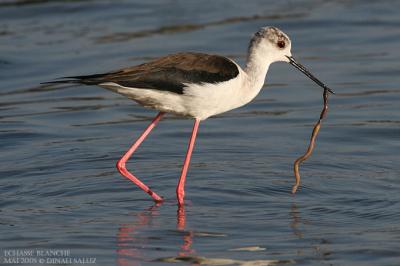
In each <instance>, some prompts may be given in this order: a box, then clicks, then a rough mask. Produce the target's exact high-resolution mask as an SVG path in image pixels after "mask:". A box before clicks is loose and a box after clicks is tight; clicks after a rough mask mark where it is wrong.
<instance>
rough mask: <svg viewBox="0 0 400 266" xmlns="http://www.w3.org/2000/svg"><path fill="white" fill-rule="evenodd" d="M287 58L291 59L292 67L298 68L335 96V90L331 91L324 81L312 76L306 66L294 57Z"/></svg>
mask: <svg viewBox="0 0 400 266" xmlns="http://www.w3.org/2000/svg"><path fill="white" fill-rule="evenodd" d="M286 57H287V58H288V59H289V64H291V65H292V66H294V67H295V68H297V69H298V70H300V71H301V72H303V73H304V75H306V76H307V77H309V78H310V79H311V80H313V81H314V82H315V83H317V84H318V85H319V86H321V87H322V88H324V89H325V90H327V91H329V92H330V93H332V94H335V92H334V91H333V90H331V89H329V88H328V87H327V86H326V85H325V84H324V83H322V81H320V80H319V79H317V78H316V77H314V75H313V74H311V72H310V71H308V69H307V68H306V67H305V66H303V65H302V64H300V63H298V62H297V61H296V60H295V59H294V58H293V57H292V56H286Z"/></svg>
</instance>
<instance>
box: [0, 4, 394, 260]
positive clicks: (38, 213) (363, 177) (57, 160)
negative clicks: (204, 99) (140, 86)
mask: <svg viewBox="0 0 400 266" xmlns="http://www.w3.org/2000/svg"><path fill="white" fill-rule="evenodd" d="M399 9H400V3H399V2H398V1H379V2H378V1H361V0H360V1H356V0H354V1H339V0H338V1H243V2H239V1H235V2H234V1H202V2H200V1H106V0H104V1H72V0H70V1H66V0H65V1H33V0H30V1H28V0H25V1H16V0H5V1H1V3H0V51H1V53H0V70H1V71H0V78H1V79H0V80H1V82H0V94H1V96H0V109H1V113H0V123H1V127H0V134H1V138H0V147H1V153H0V156H1V167H0V195H1V201H0V207H1V209H0V214H1V216H0V230H1V231H0V232H1V234H0V243H1V244H0V249H1V260H2V263H3V264H6V263H7V261H6V259H7V260H8V262H10V261H9V260H10V259H13V258H14V259H16V258H24V256H22V255H15V254H14V255H12V254H10V252H11V251H13V250H14V251H15V250H28V251H29V250H33V251H35V252H36V251H37V250H42V251H49V250H54V249H59V250H66V251H67V252H69V253H68V254H67V255H66V256H64V257H63V258H69V259H83V258H94V259H95V260H96V261H95V263H94V264H95V265H171V264H170V263H173V262H175V263H180V264H182V265H199V264H208V265H217V264H218V265H232V264H233V265H269V264H271V263H272V264H273V263H275V264H284V265H399V263H400V262H399V261H400V253H399V246H400V244H399V243H400V224H399V220H400V211H399V210H400V204H399V202H400V196H399V195H400V194H399V190H400V181H399V174H400V166H399V148H400V142H399V136H400V115H399V101H400V87H399V83H400V76H399V75H398V69H399V67H400V63H399V62H400V53H399V52H398V47H399V42H400V31H399V28H400V17H399V16H398V10H399ZM265 25H275V26H278V27H280V28H282V29H283V30H284V31H285V32H287V33H288V34H289V36H290V37H291V39H292V41H293V54H294V55H295V56H296V57H297V58H298V59H299V61H300V62H302V63H303V64H305V65H307V66H308V67H309V68H310V69H311V70H313V72H314V74H315V75H316V76H317V77H319V78H320V79H321V80H322V81H324V82H326V83H327V84H328V85H330V86H331V87H332V88H333V89H334V90H335V91H336V92H337V95H336V96H332V97H331V98H330V99H331V102H330V111H329V113H328V117H327V120H326V121H324V123H323V126H322V129H321V132H320V135H319V136H318V140H317V147H316V150H315V152H314V154H313V156H312V157H311V158H310V159H309V160H308V161H306V162H305V163H304V164H303V165H302V166H301V173H302V178H303V179H302V181H303V182H302V186H301V189H300V190H299V191H298V194H296V195H295V196H292V195H291V194H290V193H289V191H290V189H291V186H292V184H293V182H294V177H293V174H292V163H293V161H294V160H295V159H296V158H297V157H298V156H299V155H300V154H302V153H303V152H304V150H305V149H306V146H307V144H308V138H309V134H310V132H311V129H312V125H313V123H314V122H315V121H316V119H317V117H318V115H319V112H320V109H321V104H322V99H321V93H322V92H321V89H320V88H318V87H317V86H316V85H315V84H313V83H312V82H311V81H310V80H308V79H307V78H306V77H305V76H303V75H302V74H301V73H299V72H298V71H296V70H295V69H294V68H292V67H291V66H289V65H287V64H284V63H277V64H274V65H273V66H272V67H271V69H270V72H269V75H268V78H267V85H266V88H265V89H264V90H263V91H262V92H261V93H260V95H258V97H257V98H256V99H255V100H254V101H253V102H252V103H251V104H249V105H247V106H245V107H243V108H240V109H238V110H235V111H232V112H229V113H226V114H223V115H220V116H218V117H215V118H211V119H209V120H207V121H206V122H204V123H202V124H201V125H200V131H199V136H198V140H197V145H196V148H195V151H194V155H193V158H192V164H191V168H190V170H189V176H188V182H187V186H186V200H187V205H186V208H185V210H184V211H185V213H182V212H180V213H177V206H176V202H175V196H174V194H175V185H176V183H177V179H178V176H179V172H180V167H181V164H182V161H183V159H184V152H185V149H186V145H187V141H188V137H189V134H190V130H191V127H192V122H191V121H189V120H185V119H177V118H175V117H173V116H168V117H167V118H166V119H165V120H163V121H162V122H161V123H160V124H159V125H158V126H157V128H156V129H155V131H154V132H153V133H152V134H151V136H150V137H149V138H148V139H147V140H146V141H145V142H144V144H143V145H142V146H141V148H140V149H139V150H138V152H137V154H135V156H134V158H133V159H132V160H131V161H130V162H129V164H128V167H129V169H132V170H133V172H134V173H136V174H137V175H138V176H139V177H141V178H142V180H143V181H145V182H146V183H147V184H149V185H150V186H151V187H152V188H153V189H154V190H155V191H156V192H158V193H160V194H161V195H163V196H164V197H165V198H166V202H165V203H164V204H162V205H159V206H156V205H154V204H153V203H152V201H151V200H150V198H149V197H148V195H146V194H145V193H143V192H142V191H140V190H139V189H138V188H136V187H135V186H134V185H133V184H132V183H130V182H129V181H128V180H127V179H125V178H123V177H121V176H120V175H119V174H118V172H117V171H116V169H115V168H114V165H115V162H116V160H117V159H118V158H119V157H120V156H121V154H122V153H123V152H124V151H125V150H126V149H127V147H128V146H129V145H130V144H131V143H132V142H133V141H134V139H135V138H136V137H137V136H138V135H139V134H140V132H141V131H142V130H143V129H144V128H145V126H146V125H147V124H148V123H149V121H150V120H151V118H152V117H153V116H154V115H155V114H156V113H155V112H154V111H151V110H146V109H144V108H142V107H140V106H138V105H137V104H135V103H133V102H131V101H130V100H128V99H125V98H123V97H122V96H120V95H117V94H113V93H111V92H109V91H106V90H103V89H100V88H97V87H83V86H69V87H61V88H56V87H54V86H53V87H51V86H44V85H39V83H40V82H43V81H49V80H52V79H54V78H56V77H61V76H68V75H76V74H91V73H96V72H102V71H109V70H113V69H117V68H120V67H124V66H129V65H134V64H138V63H141V62H144V61H145V60H148V59H150V58H154V57H157V56H160V55H164V54H168V53H172V52H176V51H181V50H186V51H206V52H212V53H221V54H224V55H227V56H230V57H231V58H233V59H235V60H237V61H238V62H239V63H241V64H243V63H244V60H245V53H246V46H247V43H248V41H249V36H250V35H251V34H252V33H253V32H255V31H256V30H257V29H258V28H259V27H261V26H265ZM7 252H8V253H7ZM53 257H54V256H53ZM42 258H45V259H49V258H50V259H51V258H52V256H50V255H48V256H45V255H43V256H39V255H37V254H36V255H34V256H30V257H29V256H25V259H27V261H25V262H28V263H25V264H26V265H41V263H40V262H39V259H42ZM56 258H57V257H56ZM58 258H62V256H61V257H60V256H59V257H58ZM28 259H30V261H29V260H28ZM215 259H219V260H215ZM35 260H36V262H35ZM81 262H82V261H81ZM92 262H93V261H92ZM18 263H19V264H21V261H19V262H18ZM246 263H247V264H246ZM45 264H46V265H60V264H62V263H61V262H57V261H51V260H50V261H45ZM66 264H68V263H66ZM75 264H76V265H77V264H78V263H77V262H76V263H75ZM81 264H85V265H93V263H90V260H89V261H86V262H85V263H81Z"/></svg>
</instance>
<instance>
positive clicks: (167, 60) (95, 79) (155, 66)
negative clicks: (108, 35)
mask: <svg viewBox="0 0 400 266" xmlns="http://www.w3.org/2000/svg"><path fill="white" fill-rule="evenodd" d="M238 74H239V69H238V67H237V65H236V64H235V63H233V62H232V61H231V60H230V59H228V58H226V57H223V56H218V55H208V54H201V53H179V54H173V55H168V56H165V57H161V58H159V59H157V60H154V61H151V62H148V63H145V64H141V65H138V66H134V67H129V68H125V69H121V70H118V71H115V72H110V73H105V74H95V75H88V76H73V77H66V78H65V79H67V80H59V81H53V82H49V83H82V84H86V85H101V84H102V83H106V82H113V83H116V84H118V85H121V86H124V87H131V88H142V89H154V90H162V91H170V92H174V93H178V94H183V90H184V87H185V84H186V83H218V82H224V81H228V80H230V79H233V78H235V77H236V76H237V75H238Z"/></svg>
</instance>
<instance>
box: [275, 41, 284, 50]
mask: <svg viewBox="0 0 400 266" xmlns="http://www.w3.org/2000/svg"><path fill="white" fill-rule="evenodd" d="M276 45H277V46H278V47H279V48H281V49H283V48H285V45H286V44H285V41H278V42H277V43H276Z"/></svg>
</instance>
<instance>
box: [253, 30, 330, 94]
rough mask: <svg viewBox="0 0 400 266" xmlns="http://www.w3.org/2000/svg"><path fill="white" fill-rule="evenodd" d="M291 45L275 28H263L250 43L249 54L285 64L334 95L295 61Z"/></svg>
mask: <svg viewBox="0 0 400 266" xmlns="http://www.w3.org/2000/svg"><path fill="white" fill-rule="evenodd" d="M291 48H292V44H291V41H290V39H289V37H288V36H287V35H286V34H285V33H284V32H282V31H281V30H279V29H278V28H276V27H263V28H261V29H260V30H259V31H257V32H256V33H255V34H254V36H253V38H252V39H251V41H250V45H249V54H254V55H255V56H257V57H262V58H264V60H266V58H268V59H267V61H268V63H273V62H279V61H283V62H287V63H289V64H291V65H292V66H294V67H295V68H296V69H298V70H299V71H301V72H302V73H303V74H305V75H306V76H307V77H309V78H310V79H311V80H313V81H314V82H315V83H317V84H318V85H319V86H321V87H322V88H323V89H324V90H328V91H329V92H330V93H334V92H333V91H332V90H331V89H330V88H328V87H327V86H326V85H325V84H324V83H322V82H321V81H320V80H319V79H317V78H316V77H315V76H314V75H313V74H311V72H310V71H309V70H308V69H307V68H306V67H305V66H303V65H302V64H300V63H299V62H298V61H297V60H295V59H294V57H293V56H292V52H291Z"/></svg>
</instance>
